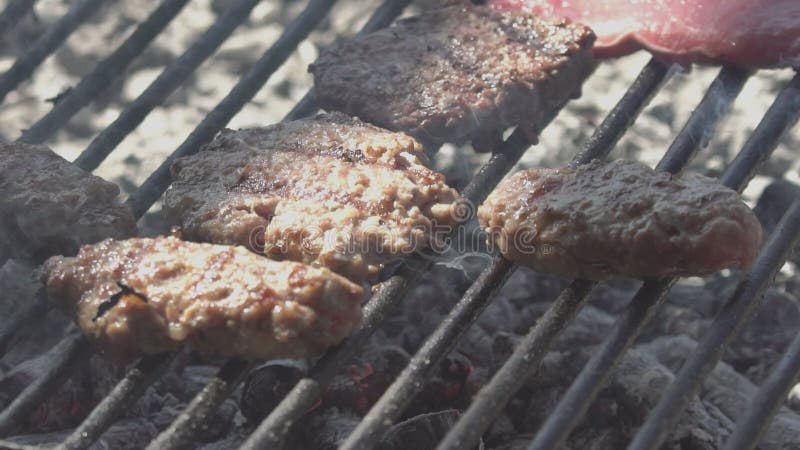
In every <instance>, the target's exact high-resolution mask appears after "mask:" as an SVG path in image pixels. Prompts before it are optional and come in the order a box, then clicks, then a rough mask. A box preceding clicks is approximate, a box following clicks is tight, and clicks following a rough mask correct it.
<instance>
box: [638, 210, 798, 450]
mask: <svg viewBox="0 0 800 450" xmlns="http://www.w3.org/2000/svg"><path fill="white" fill-rule="evenodd" d="M798 241H800V203H796V204H795V205H794V206H793V207H792V209H790V210H789V212H788V213H786V215H785V216H784V217H783V219H782V220H781V223H780V224H779V225H778V227H777V228H776V230H775V232H774V233H773V235H772V238H771V239H770V241H769V243H768V244H767V246H766V248H764V249H763V250H762V251H761V253H760V254H759V256H758V259H757V260H756V262H755V264H754V265H753V269H752V271H751V272H750V273H749V274H748V276H747V277H745V278H744V280H742V281H741V283H739V286H737V288H736V292H735V293H734V294H733V297H732V298H731V299H730V300H729V301H728V303H727V304H726V305H725V307H724V308H723V310H722V312H720V314H719V315H718V316H717V317H716V318H715V319H714V323H713V324H712V325H711V329H709V331H708V333H707V334H706V336H705V337H704V338H703V340H702V341H701V342H700V344H699V345H698V346H697V348H696V349H695V351H694V353H693V354H692V356H691V357H690V358H689V359H688V360H687V361H686V362H685V363H684V364H683V367H682V368H681V371H680V372H679V374H678V376H677V378H675V380H674V381H673V382H672V384H671V385H670V386H669V388H668V389H667V390H666V392H664V394H663V395H662V396H661V399H660V400H659V401H658V404H657V405H656V407H655V408H654V409H653V411H652V413H651V414H650V417H649V418H648V419H647V421H646V422H645V423H644V425H642V427H641V428H640V429H639V432H638V433H636V436H635V437H634V439H633V442H631V444H630V445H629V446H628V448H629V449H655V448H658V447H659V446H660V445H661V443H662V442H663V441H664V439H665V438H666V437H667V433H668V432H669V431H671V430H672V429H673V428H674V427H675V425H676V424H677V423H678V420H679V419H680V415H681V413H682V412H683V410H684V409H685V408H686V405H688V404H689V401H690V400H691V399H692V397H693V396H694V394H696V393H697V390H698V389H699V388H700V385H701V384H702V383H703V380H705V379H706V377H708V374H709V373H710V372H711V370H712V369H713V368H714V366H716V365H717V361H719V359H720V358H721V357H722V352H723V351H724V350H725V347H726V346H727V345H728V343H729V342H730V340H731V339H732V338H733V336H735V335H736V334H738V331H739V329H740V328H741V327H742V325H743V324H744V323H745V321H746V320H747V319H748V318H749V317H750V316H751V315H752V314H753V312H754V311H755V310H756V309H757V308H758V307H759V306H760V305H761V303H762V301H763V300H764V291H765V290H766V289H767V286H769V284H770V282H771V281H772V279H773V278H774V277H775V274H776V273H777V272H778V270H780V268H781V266H783V264H784V263H785V262H786V258H788V256H789V253H791V251H792V250H793V249H794V245H795V244H796V243H797V242H798ZM762 420H763V419H762Z"/></svg>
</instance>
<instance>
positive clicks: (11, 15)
mask: <svg viewBox="0 0 800 450" xmlns="http://www.w3.org/2000/svg"><path fill="white" fill-rule="evenodd" d="M34 3H36V0H11V1H10V2H8V5H7V6H6V8H5V9H4V10H3V12H2V13H0V37H2V36H3V35H4V34H5V32H6V31H7V30H8V29H10V28H11V27H13V26H14V25H15V24H16V23H17V22H18V21H19V19H21V18H22V16H24V15H25V13H27V12H28V11H29V10H30V9H31V8H33V4H34Z"/></svg>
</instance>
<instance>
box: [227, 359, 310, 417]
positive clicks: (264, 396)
mask: <svg viewBox="0 0 800 450" xmlns="http://www.w3.org/2000/svg"><path fill="white" fill-rule="evenodd" d="M305 372H306V369H305V367H304V366H303V365H302V364H300V363H298V362H296V361H293V360H276V361H270V362H267V363H265V364H263V365H261V366H259V367H257V368H255V369H253V370H252V371H251V372H250V374H249V375H248V376H247V380H246V381H245V384H244V389H243V390H242V399H241V401H240V403H239V407H240V408H241V411H242V415H244V416H245V417H246V418H247V419H248V420H250V421H253V422H256V423H257V422H260V421H261V420H262V419H264V417H266V416H267V414H269V412H270V411H272V410H273V409H274V408H275V406H277V405H278V403H280V401H281V399H283V397H285V396H286V394H288V393H289V391H290V390H291V389H292V387H294V385H295V384H297V382H298V381H299V380H300V378H302V377H303V376H304V375H305Z"/></svg>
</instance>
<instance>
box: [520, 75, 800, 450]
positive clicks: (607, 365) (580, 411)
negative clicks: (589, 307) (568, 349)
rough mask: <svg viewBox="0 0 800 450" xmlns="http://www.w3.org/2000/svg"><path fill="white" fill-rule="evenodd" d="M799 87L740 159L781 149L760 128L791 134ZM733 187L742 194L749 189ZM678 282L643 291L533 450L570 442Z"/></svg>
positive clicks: (736, 169) (734, 169)
mask: <svg viewBox="0 0 800 450" xmlns="http://www.w3.org/2000/svg"><path fill="white" fill-rule="evenodd" d="M798 83H800V76H795V78H794V79H793V80H792V81H791V83H790V84H789V86H787V87H786V88H784V89H783V90H782V91H781V94H780V95H779V96H778V98H777V99H776V100H775V103H773V105H772V107H770V110H769V111H768V112H767V114H766V115H765V116H764V119H762V121H761V123H760V124H759V126H758V128H756V131H755V132H754V133H753V135H752V136H751V138H750V140H749V141H748V143H747V144H745V146H744V147H743V149H742V152H740V155H739V156H737V158H736V160H746V161H752V160H755V161H757V160H760V158H761V157H762V155H764V154H766V156H768V155H769V154H770V153H771V152H772V150H774V149H775V146H776V145H777V142H778V139H779V138H780V134H774V133H766V132H764V131H759V129H763V130H767V129H776V124H775V123H769V124H768V123H766V122H775V121H777V122H778V125H780V123H782V124H783V125H782V126H778V127H777V128H778V129H783V130H784V131H785V130H786V129H788V126H787V125H788V124H790V123H794V121H795V120H796V119H797V117H796V115H797V111H793V110H792V108H791V105H796V104H797V101H798V98H797V97H798V96H799V95H800V93H799V92H798V90H797V85H798ZM787 106H788V107H787ZM745 151H747V152H752V153H756V154H758V155H759V157H758V158H755V159H754V158H753V157H752V156H746V155H742V154H741V153H744V152H745ZM756 170H757V167H756V166H751V167H746V166H743V165H741V164H731V166H730V167H729V168H728V170H727V171H726V175H725V176H723V179H725V178H728V177H730V179H735V180H742V183H744V181H745V180H749V178H750V177H751V176H752V174H753V173H755V172H756ZM731 173H736V176H735V177H734V176H732V175H729V174H731ZM726 185H727V184H726ZM727 186H728V187H730V188H733V189H737V190H738V189H741V188H742V187H743V186H739V185H727ZM675 281H676V280H675V279H663V280H658V281H650V282H646V283H645V284H644V285H643V286H642V287H641V288H640V289H639V291H638V292H637V293H636V295H635V296H634V298H633V299H632V300H631V302H630V304H629V305H628V307H627V308H626V310H625V311H624V312H623V314H622V316H621V317H620V318H619V320H618V321H617V323H616V325H615V326H614V329H613V330H612V332H611V335H610V336H609V338H608V339H606V341H605V342H603V344H602V345H601V347H600V349H599V350H598V352H597V353H595V354H594V356H593V357H592V358H591V359H590V360H589V362H588V363H587V364H586V366H585V367H584V368H583V370H582V371H581V373H580V374H579V375H578V378H577V379H576V380H575V382H574V383H572V385H571V386H570V387H569V389H568V390H567V393H566V394H565V396H564V398H563V399H562V400H561V402H560V403H559V404H558V406H557V407H556V410H555V411H554V413H553V414H552V415H550V417H549V418H548V419H547V421H546V422H545V424H544V426H543V427H542V429H541V430H540V431H539V433H538V434H537V436H536V438H535V440H534V441H533V443H532V444H531V446H530V447H529V450H534V449H538V450H545V449H551V448H555V447H557V446H558V445H559V444H560V443H561V442H563V441H564V439H566V437H567V435H568V434H569V432H570V431H571V430H572V428H574V426H575V425H576V424H577V422H578V420H580V419H581V418H582V417H583V415H584V414H585V413H586V410H587V409H588V407H589V405H590V403H591V402H592V401H593V400H594V398H595V396H596V395H597V393H598V392H599V390H600V388H601V387H602V385H603V384H604V382H605V380H606V379H607V377H608V375H609V374H610V373H611V371H612V370H614V369H615V368H616V366H617V364H618V363H619V360H620V358H621V357H622V354H623V353H624V352H625V351H626V350H627V349H628V347H630V345H631V344H632V343H633V341H634V340H635V339H636V336H638V335H639V332H640V331H641V330H642V328H643V327H644V326H645V325H646V324H647V322H649V320H650V319H651V318H652V317H653V315H654V314H655V311H656V310H657V309H658V307H659V306H660V305H661V303H662V302H663V299H664V295H665V294H666V292H667V291H668V290H669V288H670V287H671V286H672V285H673V284H674V283H675Z"/></svg>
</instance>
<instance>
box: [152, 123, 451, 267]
mask: <svg viewBox="0 0 800 450" xmlns="http://www.w3.org/2000/svg"><path fill="white" fill-rule="evenodd" d="M425 160H426V158H425V156H424V154H423V153H422V151H421V147H420V146H419V144H418V143H416V142H415V141H414V140H413V139H412V138H410V137H408V136H406V135H404V134H401V133H393V132H389V131H386V130H382V129H380V128H377V127H374V126H372V125H368V124H365V123H363V122H361V121H359V120H358V119H354V118H350V117H347V116H345V115H343V114H338V113H335V114H328V115H319V116H317V117H314V118H310V119H304V120H298V121H294V122H289V123H283V124H278V125H273V126H269V127H265V128H255V129H249V130H240V131H230V130H228V131H224V132H222V133H221V134H220V135H219V136H218V137H217V139H215V140H214V141H213V142H211V143H210V144H209V145H207V146H206V147H205V148H204V149H203V150H202V151H200V152H199V153H198V154H196V155H194V156H189V157H187V158H183V159H180V160H178V161H177V162H176V163H175V164H174V166H173V167H172V170H173V183H172V185H171V186H170V188H169V189H168V190H167V193H166V196H165V198H164V211H165V213H166V216H167V218H168V221H170V222H171V223H172V224H175V225H179V226H180V227H181V228H182V232H183V237H185V238H187V239H190V240H196V241H205V242H212V243H216V244H239V245H245V246H249V248H250V249H251V250H254V251H258V252H261V253H264V254H266V255H267V256H269V257H270V258H273V259H278V260H284V259H288V260H294V261H301V262H305V263H308V264H312V265H317V266H323V267H327V268H329V269H331V270H333V271H335V272H338V273H341V274H343V275H345V276H347V277H350V278H352V279H355V280H362V279H364V278H373V277H375V276H376V275H377V274H378V272H379V271H380V269H381V266H382V264H383V263H385V262H386V261H387V260H390V259H393V258H396V257H397V256H398V255H400V254H404V253H409V252H412V251H414V250H417V249H422V248H425V247H427V246H429V245H430V244H431V243H432V240H433V239H434V238H435V235H434V234H433V232H435V231H436V229H438V228H440V227H447V226H449V225H452V224H454V223H455V221H456V219H457V218H456V217H454V215H455V214H454V208H453V206H454V205H455V202H456V201H457V200H458V199H459V196H458V193H457V192H456V191H455V190H453V189H451V188H449V187H448V186H447V185H446V184H445V182H444V176H443V175H441V174H439V173H437V172H435V171H433V170H431V169H429V168H428V167H427V166H426V164H425Z"/></svg>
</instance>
